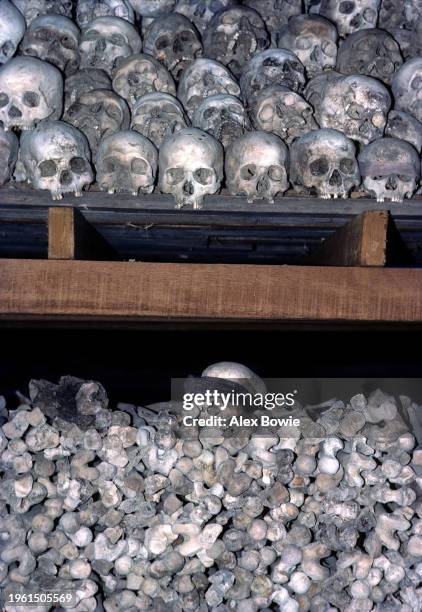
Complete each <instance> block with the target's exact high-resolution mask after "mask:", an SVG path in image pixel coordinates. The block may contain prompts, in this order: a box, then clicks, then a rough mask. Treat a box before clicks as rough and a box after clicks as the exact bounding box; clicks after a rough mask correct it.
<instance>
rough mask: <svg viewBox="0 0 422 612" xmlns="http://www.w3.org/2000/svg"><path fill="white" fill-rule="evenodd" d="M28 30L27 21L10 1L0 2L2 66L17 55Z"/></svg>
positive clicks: (0, 56) (0, 58)
mask: <svg viewBox="0 0 422 612" xmlns="http://www.w3.org/2000/svg"><path fill="white" fill-rule="evenodd" d="M25 29H26V23H25V19H24V18H23V16H22V14H21V13H20V11H18V9H17V8H16V7H15V6H14V5H13V4H12V3H11V2H9V0H3V1H2V2H0V64H5V63H6V62H7V61H8V60H10V58H11V57H13V56H14V54H15V53H16V49H17V46H18V44H19V43H20V41H21V40H22V38H23V36H24V34H25Z"/></svg>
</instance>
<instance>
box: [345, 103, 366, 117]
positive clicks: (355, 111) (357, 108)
mask: <svg viewBox="0 0 422 612" xmlns="http://www.w3.org/2000/svg"><path fill="white" fill-rule="evenodd" d="M364 113H365V109H364V107H363V106H361V105H360V104H351V105H350V106H349V108H348V109H347V114H348V115H349V117H350V118H351V119H360V118H361V117H362V116H363V115H364Z"/></svg>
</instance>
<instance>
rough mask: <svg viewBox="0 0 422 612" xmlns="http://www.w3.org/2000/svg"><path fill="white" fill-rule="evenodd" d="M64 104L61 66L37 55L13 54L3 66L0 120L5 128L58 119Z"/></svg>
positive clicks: (0, 76)
mask: <svg viewBox="0 0 422 612" xmlns="http://www.w3.org/2000/svg"><path fill="white" fill-rule="evenodd" d="M62 108H63V79H62V75H61V74H60V72H59V70H57V68H55V66H52V65H51V64H48V63H47V62H43V61H41V60H39V59H36V58H34V57H14V58H12V59H11V60H9V61H8V62H7V64H4V65H3V66H2V67H1V68H0V121H2V123H3V127H4V129H5V130H6V131H7V130H10V129H12V128H18V129H21V130H31V129H32V128H33V127H34V126H35V125H36V124H37V123H38V122H39V121H42V120H43V119H58V118H59V117H60V116H61V113H62Z"/></svg>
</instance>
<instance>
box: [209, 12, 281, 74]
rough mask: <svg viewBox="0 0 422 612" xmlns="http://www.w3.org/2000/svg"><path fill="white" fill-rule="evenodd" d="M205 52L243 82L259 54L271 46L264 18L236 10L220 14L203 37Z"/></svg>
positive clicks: (257, 14)
mask: <svg viewBox="0 0 422 612" xmlns="http://www.w3.org/2000/svg"><path fill="white" fill-rule="evenodd" d="M203 42H204V52H205V55H206V56H207V57H211V58H213V59H215V60H217V61H219V62H221V63H222V64H224V65H225V66H227V68H229V69H230V71H231V72H232V73H233V74H234V75H235V77H237V78H239V77H240V75H241V74H242V70H243V68H244V66H245V64H246V63H247V62H248V61H249V60H250V59H251V57H252V56H253V55H254V54H255V53H259V52H260V51H264V49H266V48H267V47H269V45H270V39H269V35H268V32H267V30H266V28H265V23H264V22H263V20H262V17H261V16H260V15H259V13H257V12H256V11H255V10H254V9H251V8H249V7H245V6H235V7H233V8H228V9H225V10H224V11H220V12H219V13H216V15H215V16H214V17H213V18H212V20H211V21H210V23H209V24H208V27H207V29H206V30H205V32H204V34H203Z"/></svg>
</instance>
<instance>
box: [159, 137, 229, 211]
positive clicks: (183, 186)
mask: <svg viewBox="0 0 422 612" xmlns="http://www.w3.org/2000/svg"><path fill="white" fill-rule="evenodd" d="M223 156H224V152H223V147H222V146H221V144H220V143H219V142H218V140H216V139H215V138H214V137H213V136H210V134H207V133H206V132H203V131H202V130H198V129H196V128H185V129H184V130H181V131H180V132H177V133H176V134H172V135H171V136H168V137H167V138H166V139H165V140H164V142H163V144H162V145H161V149H160V157H159V186H160V189H161V191H162V193H170V194H172V195H173V196H174V199H175V201H176V208H182V207H183V206H192V207H193V208H194V209H198V208H201V207H202V202H203V199H204V197H205V196H206V195H208V194H213V193H217V191H218V190H219V189H220V187H221V183H222V180H223Z"/></svg>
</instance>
